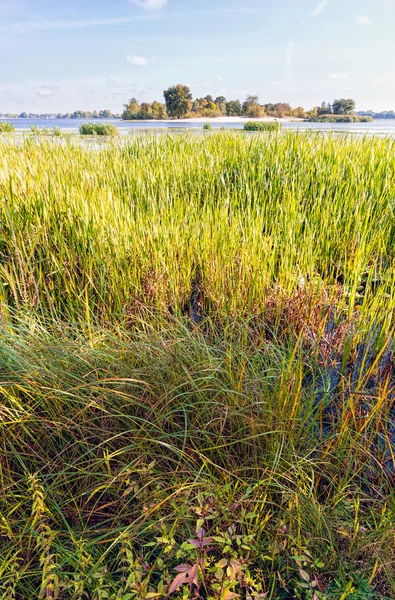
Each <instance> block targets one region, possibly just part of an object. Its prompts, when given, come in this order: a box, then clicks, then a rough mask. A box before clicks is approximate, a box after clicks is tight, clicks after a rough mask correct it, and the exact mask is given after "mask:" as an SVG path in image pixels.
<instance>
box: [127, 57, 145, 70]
mask: <svg viewBox="0 0 395 600" xmlns="http://www.w3.org/2000/svg"><path fill="white" fill-rule="evenodd" d="M126 60H127V61H128V63H129V64H130V65H133V66H134V67H146V66H147V65H148V59H147V58H144V56H127V57H126Z"/></svg>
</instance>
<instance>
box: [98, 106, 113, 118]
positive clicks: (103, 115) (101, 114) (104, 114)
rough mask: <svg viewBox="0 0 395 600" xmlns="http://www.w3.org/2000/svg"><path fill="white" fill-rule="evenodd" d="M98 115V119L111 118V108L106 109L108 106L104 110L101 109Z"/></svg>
mask: <svg viewBox="0 0 395 600" xmlns="http://www.w3.org/2000/svg"><path fill="white" fill-rule="evenodd" d="M99 117H100V119H111V117H112V112H111V110H110V109H108V108H107V109H106V110H101V111H100V112H99Z"/></svg>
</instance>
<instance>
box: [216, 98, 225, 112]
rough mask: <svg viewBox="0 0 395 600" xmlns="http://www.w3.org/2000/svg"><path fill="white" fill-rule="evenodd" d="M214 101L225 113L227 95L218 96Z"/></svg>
mask: <svg viewBox="0 0 395 600" xmlns="http://www.w3.org/2000/svg"><path fill="white" fill-rule="evenodd" d="M214 103H215V104H216V105H217V106H218V108H219V110H220V111H221V113H225V112H226V98H225V96H217V98H216V99H215V100H214Z"/></svg>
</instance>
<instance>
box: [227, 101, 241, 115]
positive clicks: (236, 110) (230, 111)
mask: <svg viewBox="0 0 395 600" xmlns="http://www.w3.org/2000/svg"><path fill="white" fill-rule="evenodd" d="M226 114H227V116H228V117H240V116H241V115H242V114H243V109H242V107H241V103H240V100H229V102H227V103H226Z"/></svg>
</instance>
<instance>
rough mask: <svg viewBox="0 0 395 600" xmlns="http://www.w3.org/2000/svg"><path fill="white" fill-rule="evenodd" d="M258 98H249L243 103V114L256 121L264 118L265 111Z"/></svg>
mask: <svg viewBox="0 0 395 600" xmlns="http://www.w3.org/2000/svg"><path fill="white" fill-rule="evenodd" d="M258 100H259V98H258V96H247V98H246V99H245V101H244V102H243V114H244V115H245V116H246V117H252V118H254V119H256V118H258V117H263V116H264V114H265V110H264V108H263V106H261V105H260V104H259V102H258Z"/></svg>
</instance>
